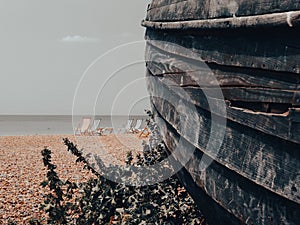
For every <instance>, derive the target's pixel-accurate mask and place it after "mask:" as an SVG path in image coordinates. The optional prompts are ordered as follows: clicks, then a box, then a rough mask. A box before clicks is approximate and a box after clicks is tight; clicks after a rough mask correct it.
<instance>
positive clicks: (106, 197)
mask: <svg viewBox="0 0 300 225" xmlns="http://www.w3.org/2000/svg"><path fill="white" fill-rule="evenodd" d="M148 115H149V120H148V128H149V130H150V131H151V135H150V137H149V143H146V142H143V153H142V154H140V155H137V156H136V157H134V156H133V155H132V153H131V152H129V153H128V154H127V157H126V159H125V161H126V165H127V167H126V169H125V170H124V169H120V168H119V167H118V166H113V165H111V166H109V167H105V166H104V163H103V162H102V160H101V159H100V158H99V157H97V156H94V159H95V161H96V165H95V164H93V163H90V160H89V158H90V157H91V155H88V156H83V153H82V151H80V150H78V148H77V146H76V145H74V144H73V143H72V142H70V141H69V140H68V139H64V143H65V145H66V146H67V148H68V151H70V152H71V153H72V154H73V155H75V156H76V157H77V160H76V163H82V164H83V166H84V168H85V169H87V170H89V171H90V172H91V173H92V174H93V178H90V179H89V180H88V181H87V182H82V183H79V184H77V183H74V182H70V181H68V180H67V181H62V180H61V179H60V178H59V177H58V175H57V173H56V172H55V169H56V166H55V165H54V164H52V163H51V151H50V150H49V149H47V148H45V149H44V150H43V151H42V156H43V162H44V166H45V167H46V168H47V179H46V180H45V181H44V182H42V184H41V186H42V187H44V188H47V189H48V190H49V193H48V194H47V195H45V197H44V203H43V204H42V205H41V208H42V209H43V210H44V211H45V212H46V213H47V214H48V218H47V219H46V222H47V224H95V225H96V224H109V225H111V224H202V225H204V224H206V223H205V219H204V218H203V217H202V215H201V213H200V211H199V210H198V208H197V206H196V205H195V203H194V202H193V200H192V198H191V197H190V196H189V195H188V193H187V192H186V190H185V188H184V187H183V186H182V185H181V184H180V183H179V181H178V179H177V177H176V175H173V176H172V177H170V178H168V179H166V180H164V181H163V182H159V183H155V184H153V185H145V186H126V185H125V182H118V183H117V182H114V181H111V180H109V179H107V178H105V177H104V176H103V174H107V175H108V176H117V177H120V178H122V177H126V179H127V178H128V176H129V177H130V179H132V182H133V183H134V181H135V180H134V178H135V177H136V175H137V174H139V173H141V170H140V168H142V167H144V166H149V165H154V164H155V163H157V162H162V161H163V159H165V158H166V157H167V156H168V153H167V151H166V149H165V145H164V143H163V142H162V138H161V136H160V134H159V129H158V126H157V125H156V124H155V122H154V120H153V116H152V114H151V112H150V111H148ZM96 167H98V168H99V169H97V170H96V169H95V168H96ZM170 170H171V167H170ZM98 171H99V172H98ZM156 172H157V175H158V176H159V175H160V171H156ZM170 172H172V171H170ZM106 177H107V176H106ZM42 223H43V220H41V219H33V220H32V221H31V222H30V224H42Z"/></svg>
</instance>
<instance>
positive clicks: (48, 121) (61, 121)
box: [0, 115, 147, 136]
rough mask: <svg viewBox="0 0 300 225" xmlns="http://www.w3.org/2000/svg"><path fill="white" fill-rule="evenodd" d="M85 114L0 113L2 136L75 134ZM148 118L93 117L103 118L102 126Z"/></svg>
mask: <svg viewBox="0 0 300 225" xmlns="http://www.w3.org/2000/svg"><path fill="white" fill-rule="evenodd" d="M82 117H83V116H74V117H73V116H71V115H58V116H56V115H55V116H44V115H34V116H28V115H26V116H18V115H0V136H19V135H48V134H49V135H51V134H73V133H74V132H73V131H74V130H75V129H76V127H77V126H78V123H79V121H80V120H81V118H82ZM129 117H130V118H134V119H137V118H142V119H146V118H147V117H146V116H145V115H141V116H113V117H111V116H95V117H94V116H93V117H91V118H92V119H101V123H100V127H113V128H114V129H117V128H122V127H125V126H126V124H127V120H128V118H129Z"/></svg>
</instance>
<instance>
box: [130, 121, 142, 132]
mask: <svg viewBox="0 0 300 225" xmlns="http://www.w3.org/2000/svg"><path fill="white" fill-rule="evenodd" d="M142 123H143V120H142V119H137V120H136V124H135V126H134V128H133V129H132V133H138V132H140V131H142V128H141V127H142Z"/></svg>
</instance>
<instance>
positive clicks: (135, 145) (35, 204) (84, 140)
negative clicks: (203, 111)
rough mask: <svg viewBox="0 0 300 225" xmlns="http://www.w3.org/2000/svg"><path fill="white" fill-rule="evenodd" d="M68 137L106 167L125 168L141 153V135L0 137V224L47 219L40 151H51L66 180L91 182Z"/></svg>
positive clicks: (89, 175) (62, 176) (44, 176)
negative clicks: (68, 144) (128, 156)
mask: <svg viewBox="0 0 300 225" xmlns="http://www.w3.org/2000/svg"><path fill="white" fill-rule="evenodd" d="M63 138H68V139H69V140H70V141H72V142H74V143H75V144H77V146H78V148H79V149H83V152H84V153H93V154H98V155H99V156H100V157H101V159H102V161H104V162H105V164H118V165H124V164H125V158H126V154H127V152H128V151H132V152H133V154H137V153H139V152H141V151H142V141H143V140H146V139H145V138H140V137H139V136H138V134H117V135H114V134H111V135H104V136H74V135H33V136H0V163H1V166H0V224H9V223H15V224H29V220H30V219H31V218H34V217H38V218H41V217H45V216H46V215H45V214H44V213H43V211H41V210H40V209H39V207H40V204H41V203H42V202H43V196H44V195H45V190H44V189H43V188H42V187H41V186H40V184H41V182H42V181H44V180H45V178H46V169H45V168H44V166H43V161H42V155H41V151H42V150H43V149H44V148H45V147H47V148H48V149H50V150H51V151H52V163H54V164H55V165H57V169H56V171H57V173H58V175H59V177H60V178H61V179H63V180H67V179H69V180H70V181H73V182H82V181H86V180H88V178H90V177H91V176H92V175H91V174H90V173H89V172H87V171H86V170H84V169H83V168H82V164H80V163H75V160H76V157H75V156H73V155H72V154H71V153H69V152H67V148H66V146H65V145H64V144H63V141H62V139H63Z"/></svg>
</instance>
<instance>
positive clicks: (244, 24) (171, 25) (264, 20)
mask: <svg viewBox="0 0 300 225" xmlns="http://www.w3.org/2000/svg"><path fill="white" fill-rule="evenodd" d="M299 24H300V10H298V11H289V12H282V13H270V14H264V15H256V16H242V17H235V16H233V17H231V18H220V19H206V20H191V21H175V22H159V21H147V20H143V21H142V26H144V27H147V28H152V29H160V30H176V29H182V30H188V29H228V28H231V29H235V28H251V27H252V28H258V27H272V26H282V25H286V26H288V27H293V26H296V25H297V26H298V25H299Z"/></svg>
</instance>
